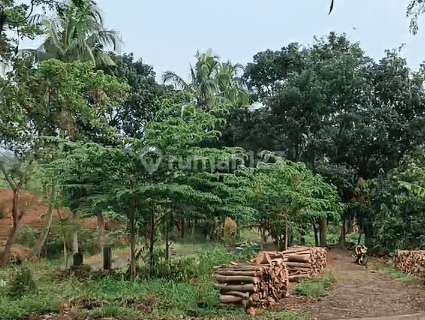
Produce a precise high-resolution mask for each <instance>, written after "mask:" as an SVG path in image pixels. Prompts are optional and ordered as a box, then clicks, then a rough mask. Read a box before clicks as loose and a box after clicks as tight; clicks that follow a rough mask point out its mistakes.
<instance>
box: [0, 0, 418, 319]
mask: <svg viewBox="0 0 425 320" xmlns="http://www.w3.org/2000/svg"><path fill="white" fill-rule="evenodd" d="M415 5H416V4H415V1H412V4H411V6H410V7H409V10H410V11H409V12H411V15H415V13H414V11H413V10H414V9H415ZM34 8H37V9H38V10H44V11H48V12H49V13H52V14H53V18H52V19H50V20H49V19H46V18H44V16H40V15H36V14H33V12H34V11H33V9H34ZM417 10H421V9H417ZM413 18H414V19H416V20H417V15H416V16H414V17H413ZM412 28H413V30H416V29H415V25H414V24H413V27H412ZM11 29H14V30H15V29H17V30H19V33H18V34H19V36H20V37H29V38H34V37H36V36H38V35H44V36H45V39H46V41H45V42H44V43H43V45H42V46H41V47H40V48H39V49H38V50H35V51H34V50H18V49H19V48H18V43H19V41H18V40H19V39H16V38H13V37H11V36H10V34H9V33H8V32H7V31H8V30H11ZM121 43H122V40H121V38H120V36H119V34H118V33H117V32H115V31H112V30H107V29H105V28H104V26H103V20H102V17H101V15H100V11H99V9H98V8H97V6H96V5H95V3H94V2H92V1H87V0H79V1H77V0H74V1H68V2H63V3H62V2H58V1H50V0H35V1H32V2H31V5H30V6H28V5H25V4H17V3H15V2H14V1H3V2H2V3H1V4H0V64H2V65H3V66H4V67H5V68H4V69H5V70H6V72H4V73H3V74H2V75H1V77H0V146H1V149H0V154H1V156H0V171H1V177H2V180H3V182H4V183H3V184H2V185H3V186H5V187H6V188H7V189H10V190H12V191H13V206H12V218H13V223H12V225H11V226H10V230H9V233H8V239H7V243H5V246H4V249H2V252H1V258H0V261H1V266H2V267H6V265H7V264H8V262H9V255H10V251H11V248H12V245H13V244H14V243H15V242H16V241H17V242H19V243H20V244H23V245H25V246H27V247H30V248H31V251H30V254H29V255H30V256H31V257H42V258H49V261H50V263H52V264H55V263H58V262H59V263H63V262H65V265H67V261H68V259H69V256H70V255H71V254H75V253H77V252H79V250H80V248H81V247H82V246H83V247H86V251H87V252H89V253H91V254H97V253H98V252H99V251H100V250H101V248H102V247H104V246H105V245H106V244H113V246H114V248H118V247H119V246H122V247H126V246H127V244H128V245H129V247H130V259H129V265H128V268H127V269H125V270H121V271H117V272H116V273H113V274H112V275H111V277H109V278H101V277H100V278H94V279H91V280H90V281H91V282H90V285H87V286H85V285H81V283H80V282H79V280H81V279H74V278H71V279H66V281H62V282H60V285H56V282H55V281H56V280H63V279H60V277H61V273H60V272H58V271H57V270H55V269H54V268H53V267H52V268H47V269H46V270H44V271H43V272H42V275H41V276H40V278H39V279H38V280H37V281H36V282H34V281H33V280H32V276H31V270H30V269H31V268H34V266H31V265H30V269H27V268H26V267H25V268H21V269H19V270H16V271H14V272H4V273H2V274H0V315H3V314H6V315H7V316H9V317H21V316H23V315H28V314H29V313H45V312H59V311H60V308H61V303H62V302H63V301H65V300H66V301H72V303H73V304H74V305H76V306H78V307H79V308H80V311H79V312H81V314H83V315H87V316H93V317H95V316H105V317H106V316H108V317H117V316H128V317H131V316H134V315H136V314H137V312H138V311H137V310H138V309H137V308H139V307H140V305H146V308H151V309H152V308H153V309H152V310H154V312H153V316H162V314H163V313H161V312H165V311H164V310H167V312H169V313H170V314H172V313H173V312H174V311H176V310H177V311H176V312H178V314H181V315H182V316H183V315H189V316H199V315H214V316H223V314H224V313H223V312H225V311H223V310H217V308H216V307H217V297H216V296H215V293H214V290H213V287H212V279H211V270H212V268H213V267H214V266H217V265H220V264H223V263H229V262H230V261H237V260H238V261H245V260H247V259H249V258H251V257H252V255H253V254H255V251H256V250H257V246H256V244H249V243H248V244H247V243H245V244H243V245H240V243H238V245H240V247H239V250H240V251H238V252H239V253H230V252H228V250H226V249H225V248H224V247H223V248H215V249H212V250H210V251H208V250H207V251H205V252H203V253H202V254H200V255H198V256H192V257H189V258H181V259H171V256H170V245H171V242H176V239H180V240H181V239H182V238H190V237H193V236H194V234H195V233H196V232H198V233H199V231H200V233H202V234H203V236H204V240H205V241H207V242H208V241H209V242H211V243H214V244H217V243H218V242H219V241H223V238H224V234H225V233H226V228H225V226H226V224H225V222H226V220H228V219H229V218H230V219H232V220H231V221H233V223H234V225H235V228H234V230H233V231H232V232H233V234H232V236H233V238H236V239H237V240H236V241H241V237H240V234H241V231H243V230H252V229H254V230H258V232H259V233H260V234H261V236H262V239H263V240H266V239H267V237H268V236H270V237H271V238H272V240H273V242H274V243H275V245H276V246H277V247H278V248H279V249H285V248H286V247H287V246H289V245H291V244H294V243H302V244H307V245H316V246H319V245H320V246H326V245H328V244H329V243H336V242H341V243H342V244H344V243H345V242H346V239H345V237H346V234H348V233H350V232H351V229H352V226H353V222H354V221H355V222H356V223H357V224H358V225H359V226H360V231H359V234H360V235H362V234H364V235H365V242H366V245H367V246H368V247H371V248H373V249H377V250H381V251H384V252H392V251H394V250H396V249H403V248H425V228H424V227H425V225H424V223H425V222H424V221H425V220H424V219H423V218H424V217H423V215H424V208H425V180H424V178H425V175H424V172H425V171H424V170H425V169H424V168H425V158H424V157H425V156H424V150H423V141H424V138H425V91H424V80H425V74H424V69H420V70H419V71H416V72H415V71H412V70H411V69H410V68H409V67H408V65H407V62H406V60H405V59H404V58H403V57H402V55H401V52H400V51H397V50H388V51H387V52H386V55H385V56H384V57H383V58H382V59H381V60H379V61H375V60H374V59H372V58H371V57H368V56H367V55H366V54H365V52H364V51H363V50H362V48H361V45H360V44H359V43H353V42H351V41H350V40H349V39H348V38H347V36H346V35H345V34H336V33H333V32H332V33H330V34H329V35H327V36H325V37H322V38H314V40H313V44H312V45H309V46H301V45H300V44H297V43H290V44H287V45H286V46H284V47H282V49H281V50H278V51H271V50H266V51H263V52H259V53H257V54H256V55H255V56H254V57H253V61H252V62H250V63H248V64H247V65H246V66H242V65H240V64H233V63H232V62H230V61H227V62H223V61H221V60H220V58H219V57H218V56H216V55H214V54H213V53H212V51H207V52H205V53H200V52H197V53H196V55H195V57H196V64H195V65H194V66H191V67H190V71H191V79H190V82H185V81H184V80H183V79H182V78H181V77H179V76H178V75H177V74H175V73H174V72H172V71H168V72H166V73H165V74H164V75H163V83H157V82H156V81H155V76H156V74H155V71H154V68H153V67H152V66H150V65H147V64H145V63H144V62H143V60H141V59H140V60H138V61H135V60H134V57H133V54H132V53H129V54H123V55H117V54H116V53H115V52H113V51H112V50H115V49H116V48H117V47H119V45H120V44H121ZM105 48H109V49H110V50H111V51H107V50H105ZM253 102H257V103H259V105H260V107H259V108H252V104H253ZM34 186H37V187H34ZM25 189H27V190H31V191H37V192H39V193H42V194H43V195H44V196H45V197H46V199H47V200H46V203H47V204H48V205H49V211H48V215H47V217H46V218H45V220H46V221H45V229H44V230H41V231H40V230H39V231H35V230H28V228H21V226H20V225H21V220H22V217H23V215H24V214H25V211H24V210H21V200H20V199H21V198H20V197H21V191H22V190H25ZM55 208H60V209H61V210H62V211H63V212H62V214H63V216H61V217H60V218H59V220H58V219H57V218H56V217H53V211H54V209H55ZM2 215H3V213H2V212H1V211H0V219H1V218H3V217H2ZM90 217H93V218H95V219H96V220H97V224H98V228H97V232H96V233H90V232H87V231H86V230H84V229H82V228H81V226H80V225H79V223H78V220H79V219H81V218H90ZM108 219H110V220H113V221H118V222H119V223H121V227H122V228H121V230H118V231H114V232H105V230H104V229H105V227H104V226H105V220H108ZM195 231H196V232H195ZM328 231H329V232H328ZM359 240H360V239H359ZM233 242H235V241H233ZM62 255H63V257H64V261H62V260H60V257H61V256H62ZM5 270H7V271H10V270H12V269H5ZM33 271H34V270H33ZM58 277H59V279H57V278H58ZM128 281H132V282H131V283H130V282H128ZM323 281H324V282H323V283H321V282H320V281H319V282H318V283H320V285H314V284H313V287H314V288H313V289H312V288H310V287H309V286H311V285H312V284H307V285H306V286H303V285H301V286H300V287H298V289H297V290H299V291H300V292H304V294H306V295H313V296H314V295H320V293H317V292H321V290H322V289H323V288H325V289H326V288H328V287H330V286H331V285H332V283H333V280H332V281H331V280H326V279H325V280H323ZM141 282H144V283H143V285H142V284H141ZM328 282H329V283H328ZM6 283H7V285H6ZM315 286H316V287H317V286H319V287H320V288H319V289H317V288H316V287H315ZM322 287H323V288H322ZM323 290H324V289H323ZM310 291H314V292H316V291H317V292H316V293H314V292H313V293H311V292H310ZM40 295H42V296H43V297H44V298H43V299H44V300H41V301H40V300H37V299H34V297H35V296H40ZM35 301H37V302H35ZM99 301H101V303H100V305H98V304H99ZM92 302H93V304H91V303H92ZM136 305H137V306H138V307H137V308H136ZM152 310H151V311H152ZM239 316H240V315H239Z"/></svg>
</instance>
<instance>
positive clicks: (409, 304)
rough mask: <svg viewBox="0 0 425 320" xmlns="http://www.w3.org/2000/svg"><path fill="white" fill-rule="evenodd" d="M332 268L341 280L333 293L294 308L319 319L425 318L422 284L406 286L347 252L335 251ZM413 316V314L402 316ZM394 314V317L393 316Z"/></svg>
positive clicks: (329, 266)
mask: <svg viewBox="0 0 425 320" xmlns="http://www.w3.org/2000/svg"><path fill="white" fill-rule="evenodd" d="M328 268H329V269H330V270H332V272H333V273H334V275H335V276H336V278H337V279H338V283H337V284H336V286H335V287H334V289H333V290H332V292H331V293H330V296H328V297H325V298H318V299H314V300H309V301H307V302H306V303H304V304H298V305H296V304H294V305H293V306H292V307H291V309H292V310H294V311H297V312H301V313H304V314H306V315H309V316H310V317H312V318H313V319H317V320H328V319H329V320H334V319H353V318H357V319H358V318H382V319H394V320H398V319H406V320H407V319H425V316H424V317H420V313H421V312H422V311H424V310H425V296H424V295H423V293H422V292H421V289H423V288H421V287H418V286H404V285H402V284H400V283H398V282H397V281H396V280H392V279H389V278H387V277H384V276H382V275H380V274H379V273H373V272H371V271H370V270H369V269H367V268H366V267H363V266H359V265H357V264H355V263H353V258H352V257H351V256H349V254H348V253H347V252H343V251H337V250H331V251H330V252H329V254H328ZM406 315H410V316H409V317H400V316H406ZM391 317H394V318H391Z"/></svg>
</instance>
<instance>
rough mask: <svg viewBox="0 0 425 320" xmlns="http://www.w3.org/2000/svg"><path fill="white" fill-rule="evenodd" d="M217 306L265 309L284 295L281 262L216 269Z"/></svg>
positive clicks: (285, 278) (285, 286)
mask: <svg viewBox="0 0 425 320" xmlns="http://www.w3.org/2000/svg"><path fill="white" fill-rule="evenodd" d="M215 279H216V281H217V282H218V284H217V285H216V288H217V289H219V290H220V302H221V303H235V304H242V305H243V306H244V307H250V308H267V307H268V306H270V305H273V304H275V303H276V302H277V301H279V300H280V299H282V298H285V297H287V296H288V294H289V291H288V284H289V283H288V270H287V268H286V265H285V263H284V262H283V259H278V260H275V261H270V263H269V264H241V265H233V266H229V267H224V268H220V269H217V270H216V271H215Z"/></svg>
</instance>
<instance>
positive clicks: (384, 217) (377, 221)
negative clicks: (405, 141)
mask: <svg viewBox="0 0 425 320" xmlns="http://www.w3.org/2000/svg"><path fill="white" fill-rule="evenodd" d="M424 159H425V158H424V153H423V151H418V152H415V153H412V154H407V155H405V157H404V158H403V159H402V161H401V162H400V164H399V166H398V167H397V168H395V169H394V170H392V171H390V172H388V174H386V175H385V176H383V177H381V178H379V179H376V180H374V181H372V182H370V183H369V184H368V189H367V190H368V195H369V197H370V198H371V199H373V201H372V208H373V209H374V210H373V215H372V219H373V220H372V221H373V225H374V228H375V234H374V244H375V245H376V246H378V247H380V248H383V249H386V250H388V251H394V250H396V249H414V248H424V247H425V234H424V231H423V230H424V219H425V217H424V214H423V212H424V210H425V198H424V197H423V195H422V189H423V188H424V187H425V175H424V166H425V160H424Z"/></svg>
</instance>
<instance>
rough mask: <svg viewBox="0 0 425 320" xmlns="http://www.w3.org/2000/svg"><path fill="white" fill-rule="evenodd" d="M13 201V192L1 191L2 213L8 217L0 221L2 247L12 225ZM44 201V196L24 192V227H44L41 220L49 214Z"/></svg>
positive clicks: (22, 204) (22, 201)
mask: <svg viewBox="0 0 425 320" xmlns="http://www.w3.org/2000/svg"><path fill="white" fill-rule="evenodd" d="M12 200H13V193H12V191H11V190H5V189H0V212H1V213H2V214H5V215H6V218H2V219H0V245H3V244H4V242H5V241H6V239H7V230H8V227H9V226H11V225H12V216H11V214H12ZM44 200H45V198H44V197H42V196H38V195H34V194H30V193H27V192H22V194H21V209H22V210H24V212H25V213H24V216H23V218H22V220H21V222H22V225H29V226H31V227H32V228H42V227H43V224H42V220H41V219H42V216H43V215H45V214H47V212H48V206H47V205H46V204H44Z"/></svg>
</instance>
